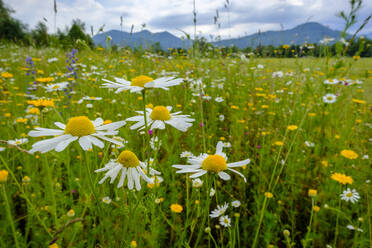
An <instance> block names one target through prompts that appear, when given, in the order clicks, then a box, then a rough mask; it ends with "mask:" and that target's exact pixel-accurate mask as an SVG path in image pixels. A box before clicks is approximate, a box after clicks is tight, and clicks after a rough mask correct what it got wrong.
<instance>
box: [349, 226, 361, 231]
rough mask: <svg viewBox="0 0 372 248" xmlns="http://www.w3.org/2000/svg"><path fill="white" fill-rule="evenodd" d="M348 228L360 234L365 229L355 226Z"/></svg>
mask: <svg viewBox="0 0 372 248" xmlns="http://www.w3.org/2000/svg"><path fill="white" fill-rule="evenodd" d="M346 228H347V229H349V230H354V231H358V232H363V229H361V228H358V227H355V226H352V225H347V226H346Z"/></svg>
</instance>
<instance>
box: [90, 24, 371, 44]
mask: <svg viewBox="0 0 372 248" xmlns="http://www.w3.org/2000/svg"><path fill="white" fill-rule="evenodd" d="M107 36H111V37H112V41H111V44H116V45H118V46H130V47H132V48H133V47H138V46H142V47H143V48H147V47H149V46H150V45H152V44H155V43H157V42H159V44H160V47H161V48H162V49H163V50H165V49H168V48H186V47H190V45H191V44H192V41H189V40H182V39H180V38H178V37H177V36H174V35H172V34H171V33H169V32H166V31H165V32H160V33H151V32H150V31H148V30H143V31H140V32H136V33H132V34H130V33H128V32H121V31H118V30H110V31H108V32H105V33H101V34H97V35H95V36H94V37H93V41H94V43H95V44H96V45H101V46H103V47H105V46H106V37H107ZM340 36H341V32H340V31H337V30H332V29H330V28H328V27H326V26H324V25H322V24H319V23H317V22H308V23H304V24H301V25H299V26H297V27H295V28H292V29H287V30H281V31H266V32H259V33H255V34H252V35H248V36H244V37H240V38H235V39H226V40H221V41H217V42H213V43H212V44H214V45H215V46H233V45H235V46H237V47H239V48H246V47H248V46H250V47H257V46H258V45H259V44H261V45H263V46H267V45H273V46H279V45H283V44H295V45H300V44H304V43H305V42H307V43H319V41H320V40H322V39H324V38H325V37H330V38H335V39H336V40H337V39H339V38H340ZM366 36H367V37H370V36H372V34H369V35H366ZM348 37H350V36H348Z"/></svg>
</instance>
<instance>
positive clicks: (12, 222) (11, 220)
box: [2, 184, 19, 248]
mask: <svg viewBox="0 0 372 248" xmlns="http://www.w3.org/2000/svg"><path fill="white" fill-rule="evenodd" d="M2 188H3V196H4V199H5V204H6V212H7V214H8V218H9V223H10V227H11V228H12V232H13V238H14V242H15V245H16V247H17V248H18V247H19V243H18V239H17V232H16V229H15V226H14V221H13V218H12V213H11V210H10V206H9V201H8V196H7V195H6V191H5V184H4V185H2Z"/></svg>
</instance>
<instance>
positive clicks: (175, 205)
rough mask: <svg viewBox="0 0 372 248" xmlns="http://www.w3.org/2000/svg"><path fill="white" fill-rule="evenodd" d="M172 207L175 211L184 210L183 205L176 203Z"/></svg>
mask: <svg viewBox="0 0 372 248" xmlns="http://www.w3.org/2000/svg"><path fill="white" fill-rule="evenodd" d="M170 209H171V211H172V212H173V213H181V212H182V210H183V207H182V206H181V205H179V204H177V203H175V204H171V206H170Z"/></svg>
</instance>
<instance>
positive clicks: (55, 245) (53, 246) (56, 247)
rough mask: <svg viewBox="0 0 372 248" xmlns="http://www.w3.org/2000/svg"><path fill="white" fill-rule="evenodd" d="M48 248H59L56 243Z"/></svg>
mask: <svg viewBox="0 0 372 248" xmlns="http://www.w3.org/2000/svg"><path fill="white" fill-rule="evenodd" d="M49 248H59V246H58V245H57V244H56V243H54V244H51V245H50V246H49Z"/></svg>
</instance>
